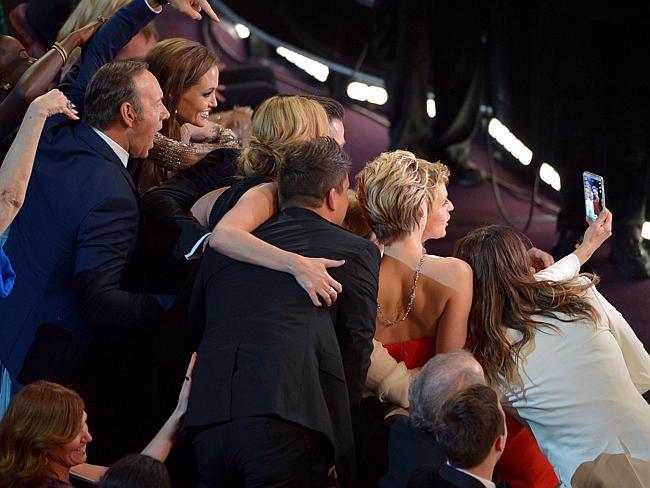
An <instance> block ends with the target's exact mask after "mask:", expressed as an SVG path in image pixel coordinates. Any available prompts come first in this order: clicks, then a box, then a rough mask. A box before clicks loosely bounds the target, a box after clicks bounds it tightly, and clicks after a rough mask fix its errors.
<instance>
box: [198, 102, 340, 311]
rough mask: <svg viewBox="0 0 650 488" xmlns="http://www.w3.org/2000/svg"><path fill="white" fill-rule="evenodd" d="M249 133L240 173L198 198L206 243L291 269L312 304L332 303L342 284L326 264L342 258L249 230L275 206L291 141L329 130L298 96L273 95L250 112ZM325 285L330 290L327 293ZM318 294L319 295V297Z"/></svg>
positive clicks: (314, 106)
mask: <svg viewBox="0 0 650 488" xmlns="http://www.w3.org/2000/svg"><path fill="white" fill-rule="evenodd" d="M252 127H253V135H252V136H251V138H250V140H249V142H248V144H247V146H246V147H245V148H244V149H243V151H242V154H241V156H240V157H239V159H238V160H237V170H238V172H239V173H240V174H241V175H243V176H244V178H243V179H242V180H240V181H239V182H237V183H235V184H234V185H232V186H231V187H227V188H220V189H217V190H214V191H212V192H210V193H208V194H207V195H205V196H204V197H202V198H201V199H200V200H199V201H198V202H197V203H196V204H195V205H194V206H193V207H192V214H193V215H194V216H195V217H196V218H197V219H198V220H199V222H200V223H201V224H202V225H205V226H207V227H209V228H211V229H213V231H212V234H211V235H210V238H209V245H210V247H212V248H213V249H215V250H216V251H219V252H220V253H222V254H225V255H226V256H229V257H230V258H232V259H237V260H240V261H245V262H248V263H251V264H256V265H259V266H264V267H267V268H270V269H273V270H276V271H283V272H287V273H290V274H292V275H293V276H294V278H296V281H298V283H299V284H300V285H301V286H302V287H303V288H304V289H305V291H306V292H307V293H308V294H309V296H310V298H311V300H312V302H313V303H314V305H316V306H320V305H321V300H322V301H323V302H324V303H325V304H327V305H331V304H332V302H333V301H335V300H336V294H337V293H339V292H340V291H341V285H340V284H339V283H338V281H336V280H335V279H334V278H332V277H331V276H330V275H329V274H328V273H327V270H326V268H327V267H333V266H341V265H342V264H343V262H342V261H333V260H330V259H321V258H307V257H303V256H300V255H298V254H294V253H290V252H287V251H283V250H281V249H278V248H276V247H274V246H272V245H270V244H267V243H266V242H264V241H262V240H260V239H258V238H256V237H255V236H253V235H252V234H251V232H252V231H253V230H255V229H256V228H257V227H259V226H260V225H261V224H263V223H264V222H266V221H267V220H268V219H270V218H271V217H272V216H273V215H275V213H276V212H277V211H278V197H277V185H276V184H275V182H274V179H275V176H276V172H277V170H278V166H279V165H280V164H281V162H282V158H283V157H284V153H285V152H286V150H287V149H288V148H290V147H291V146H293V145H294V144H295V143H296V142H299V141H304V140H308V139H314V138H316V137H322V136H327V135H328V134H329V122H328V120H327V115H326V113H325V111H324V110H323V108H322V107H321V106H320V105H319V104H318V103H316V102H314V101H312V100H308V99H306V98H304V97H300V96H275V97H272V98H269V99H268V100H266V101H265V102H263V103H262V104H261V105H260V106H259V107H258V108H257V110H256V111H255V113H254V115H253V124H252ZM330 287H331V288H333V289H334V290H335V291H334V292H330V291H329V290H330ZM319 297H320V298H319Z"/></svg>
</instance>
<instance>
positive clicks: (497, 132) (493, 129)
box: [488, 118, 533, 166]
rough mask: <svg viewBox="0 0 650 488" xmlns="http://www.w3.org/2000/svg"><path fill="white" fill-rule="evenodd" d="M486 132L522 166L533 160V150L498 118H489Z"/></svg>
mask: <svg viewBox="0 0 650 488" xmlns="http://www.w3.org/2000/svg"><path fill="white" fill-rule="evenodd" d="M488 134H490V135H491V136H492V137H494V138H495V139H496V140H497V141H498V142H499V144H501V145H502V146H503V147H505V148H506V150H507V151H508V152H509V153H510V154H512V155H513V156H514V157H515V158H516V159H518V160H519V162H520V163H521V164H523V165H524V166H528V165H529V164H530V162H531V161H532V160H533V152H532V151H531V150H530V149H528V148H527V147H526V146H525V145H524V143H523V142H521V141H520V140H519V139H517V137H516V136H515V135H514V134H513V133H512V132H510V130H509V129H508V128H507V127H506V126H505V125H503V124H502V123H501V121H500V120H499V119H497V118H493V119H491V120H490V123H489V124H488Z"/></svg>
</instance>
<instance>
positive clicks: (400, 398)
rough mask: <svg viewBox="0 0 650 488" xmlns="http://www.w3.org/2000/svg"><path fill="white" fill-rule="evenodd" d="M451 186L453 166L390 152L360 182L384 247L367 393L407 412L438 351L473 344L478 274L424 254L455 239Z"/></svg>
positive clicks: (364, 172)
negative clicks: (432, 244)
mask: <svg viewBox="0 0 650 488" xmlns="http://www.w3.org/2000/svg"><path fill="white" fill-rule="evenodd" d="M448 181H449V169H448V168H447V167H446V166H445V165H443V164H441V163H430V162H429V161H425V160H423V159H419V158H417V157H415V155H413V154H412V153H410V152H407V151H394V152H389V153H383V154H382V155H380V156H379V157H378V158H377V159H375V160H374V161H372V162H371V163H369V164H368V165H367V166H366V167H365V168H364V169H363V170H362V171H361V172H360V173H359V174H358V175H357V185H358V188H357V198H358V200H359V203H360V204H361V206H362V207H363V208H364V212H365V216H366V218H367V220H368V222H369V223H370V226H371V227H372V230H373V231H374V233H375V235H376V237H377V240H378V241H379V243H381V244H383V245H384V255H383V258H382V262H381V268H380V271H379V295H378V298H377V303H378V306H377V322H376V332H375V339H376V341H378V342H377V343H376V344H375V351H374V352H373V356H372V358H371V361H372V362H371V366H370V371H369V372H368V382H367V386H368V388H369V390H370V391H371V392H372V393H373V394H375V395H376V396H377V397H379V399H380V400H382V401H388V402H390V403H392V404H394V405H398V406H401V407H404V408H407V407H408V386H409V383H410V380H411V378H412V376H413V375H414V374H416V373H417V371H418V370H419V367H420V366H422V365H423V364H424V363H426V362H427V361H428V360H429V359H430V358H431V357H432V356H433V355H434V354H436V353H437V352H449V351H455V350H458V349H462V347H463V346H464V345H465V337H466V331H467V316H468V315H469V310H470V305H471V303H472V271H471V269H470V267H469V266H468V265H467V264H466V263H464V262H463V261H461V260H459V259H456V258H441V257H438V256H431V255H427V254H426V253H425V252H424V250H423V247H422V245H423V244H424V243H425V242H426V241H427V240H429V239H440V238H442V237H444V236H445V235H446V233H447V230H446V228H447V223H448V222H449V219H450V212H451V211H452V210H453V209H454V206H453V204H452V203H451V201H450V200H449V198H448V196H447V183H448ZM379 343H381V344H379ZM382 344H383V347H382Z"/></svg>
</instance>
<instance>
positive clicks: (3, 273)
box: [0, 247, 16, 298]
mask: <svg viewBox="0 0 650 488" xmlns="http://www.w3.org/2000/svg"><path fill="white" fill-rule="evenodd" d="M15 281H16V273H15V272H14V269H13V268H12V267H11V263H10V262H9V258H8V257H7V255H6V254H5V252H4V251H3V250H2V248H1V247H0V298H7V297H8V296H9V293H11V290H12V289H13V287H14V282H15Z"/></svg>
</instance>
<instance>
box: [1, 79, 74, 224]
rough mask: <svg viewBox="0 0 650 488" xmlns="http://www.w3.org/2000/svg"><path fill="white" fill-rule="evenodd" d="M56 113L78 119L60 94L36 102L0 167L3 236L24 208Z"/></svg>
mask: <svg viewBox="0 0 650 488" xmlns="http://www.w3.org/2000/svg"><path fill="white" fill-rule="evenodd" d="M56 113H63V114H65V115H67V116H68V117H69V118H71V119H77V118H78V117H77V115H76V113H77V112H76V111H75V110H74V108H71V107H68V99H67V98H66V97H65V96H64V95H63V93H61V92H60V91H59V90H52V91H50V92H48V93H46V94H45V95H41V96H40V97H38V98H37V99H36V100H34V101H33V102H32V103H31V104H30V105H29V108H28V109H27V113H26V114H25V118H24V119H23V121H22V123H21V125H20V129H19V130H18V134H16V138H15V139H14V142H13V143H12V144H11V147H9V151H8V152H7V155H6V156H5V159H4V162H3V163H2V166H0V233H2V232H4V231H5V229H6V228H7V227H8V226H9V224H11V222H12V220H13V219H14V217H16V214H17V213H18V211H19V210H20V208H21V207H22V205H23V201H24V200H25V193H26V192H27V184H28V183H29V178H30V176H31V174H32V168H33V166H34V157H35V156H36V148H37V147H38V141H39V139H40V137H41V131H42V130H43V126H44V124H45V121H46V120H47V118H48V117H49V116H50V115H53V114H56Z"/></svg>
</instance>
